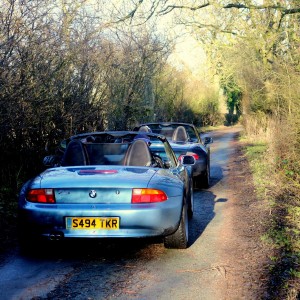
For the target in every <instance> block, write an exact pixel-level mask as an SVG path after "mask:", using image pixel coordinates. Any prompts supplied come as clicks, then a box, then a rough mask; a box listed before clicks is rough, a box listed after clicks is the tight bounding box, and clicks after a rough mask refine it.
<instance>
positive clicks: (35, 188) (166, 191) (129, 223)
mask: <svg viewBox="0 0 300 300" xmlns="http://www.w3.org/2000/svg"><path fill="white" fill-rule="evenodd" d="M62 148H63V150H64V151H63V155H62V157H61V158H59V159H58V158H57V157H55V156H50V157H47V158H46V160H45V161H46V163H47V164H48V167H50V168H48V169H46V170H45V171H44V172H43V173H41V174H40V175H38V176H36V177H35V178H33V179H31V180H29V181H28V182H27V183H25V184H24V186H23V187H22V189H21V192H20V196H19V221H20V222H19V224H20V242H21V245H22V246H25V247H26V245H28V243H31V242H32V241H35V239H37V238H41V237H44V238H46V239H49V240H60V239H65V238H127V237H130V238H142V237H157V236H160V237H163V238H164V245H165V247H167V248H186V247H187V245H188V219H189V218H191V217H192V215H193V187H192V179H191V176H190V168H191V165H192V164H194V163H195V160H194V158H193V157H192V156H188V155H187V156H185V157H183V158H182V159H181V161H178V159H177V158H176V155H175V154H174V152H173V150H172V148H171V147H170V145H169V142H168V141H167V139H166V138H165V137H164V136H163V135H159V134H153V133H146V132H143V133H141V132H124V131H123V132H92V133H86V134H80V135H76V136H72V137H71V138H69V139H68V140H66V141H64V142H63V143H62Z"/></svg>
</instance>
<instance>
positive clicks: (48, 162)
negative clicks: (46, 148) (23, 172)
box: [43, 155, 58, 168]
mask: <svg viewBox="0 0 300 300" xmlns="http://www.w3.org/2000/svg"><path fill="white" fill-rule="evenodd" d="M57 164H58V161H57V156H55V155H48V156H45V157H44V159H43V165H44V166H45V167H48V168H52V167H55V166H57Z"/></svg>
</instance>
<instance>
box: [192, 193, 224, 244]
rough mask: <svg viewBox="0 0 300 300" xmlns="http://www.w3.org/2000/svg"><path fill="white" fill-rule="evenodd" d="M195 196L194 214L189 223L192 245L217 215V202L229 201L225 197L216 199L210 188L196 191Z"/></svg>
mask: <svg viewBox="0 0 300 300" xmlns="http://www.w3.org/2000/svg"><path fill="white" fill-rule="evenodd" d="M194 197H195V202H194V216H193V219H192V220H191V221H190V223H189V235H190V236H189V238H190V246H191V245H192V244H193V243H195V241H196V240H197V239H198V238H199V237H200V236H201V234H202V233H203V232H204V230H205V228H206V227H207V226H208V224H209V223H210V222H211V221H212V219H213V218H214V217H215V204H216V203H217V202H226V201H227V199H225V198H219V199H218V200H216V196H215V195H214V194H213V193H212V192H210V191H209V190H207V191H203V190H202V191H198V192H195V193H194Z"/></svg>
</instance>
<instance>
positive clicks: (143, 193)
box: [131, 189, 168, 203]
mask: <svg viewBox="0 0 300 300" xmlns="http://www.w3.org/2000/svg"><path fill="white" fill-rule="evenodd" d="M167 199H168V196H167V195H166V193H165V192H163V191H161V190H157V189H132V197H131V203H155V202H164V201H166V200H167Z"/></svg>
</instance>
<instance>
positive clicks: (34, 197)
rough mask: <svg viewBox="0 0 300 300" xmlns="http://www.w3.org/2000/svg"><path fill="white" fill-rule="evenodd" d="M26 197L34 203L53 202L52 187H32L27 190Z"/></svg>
mask: <svg viewBox="0 0 300 300" xmlns="http://www.w3.org/2000/svg"><path fill="white" fill-rule="evenodd" d="M26 199H27V200H28V201H30V202H35V203H55V196H54V190H53V189H33V190H29V191H28V193H27V196H26Z"/></svg>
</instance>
